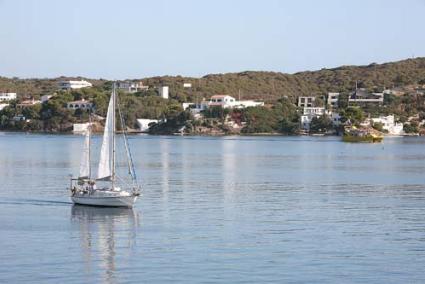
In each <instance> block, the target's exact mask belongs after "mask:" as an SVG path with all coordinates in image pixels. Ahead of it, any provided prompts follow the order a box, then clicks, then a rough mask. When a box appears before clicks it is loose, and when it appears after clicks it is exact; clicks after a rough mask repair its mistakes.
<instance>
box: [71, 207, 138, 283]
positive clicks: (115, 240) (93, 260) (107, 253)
mask: <svg viewBox="0 0 425 284" xmlns="http://www.w3.org/2000/svg"><path fill="white" fill-rule="evenodd" d="M71 221H72V223H73V224H74V225H77V226H78V228H79V229H78V231H79V238H80V246H81V249H82V256H83V258H84V262H85V267H86V273H87V274H88V276H90V275H91V276H95V275H98V273H101V275H100V277H101V278H102V280H103V281H102V282H104V283H115V282H117V279H116V277H115V270H116V266H115V255H116V254H117V251H116V250H117V248H119V250H120V251H119V254H120V258H121V257H124V258H125V257H126V256H127V257H129V258H130V257H131V254H132V252H133V248H134V247H135V245H136V232H137V227H138V226H139V224H138V223H139V222H138V215H137V213H135V212H134V210H133V209H130V208H107V207H91V206H83V205H74V206H72V209H71ZM95 277H96V276H95Z"/></svg>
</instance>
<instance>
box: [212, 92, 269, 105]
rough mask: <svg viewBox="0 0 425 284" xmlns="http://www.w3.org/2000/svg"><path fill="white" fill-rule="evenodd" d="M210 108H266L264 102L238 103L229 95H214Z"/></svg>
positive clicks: (246, 101) (249, 101)
mask: <svg viewBox="0 0 425 284" xmlns="http://www.w3.org/2000/svg"><path fill="white" fill-rule="evenodd" d="M208 106H209V107H212V106H221V107H222V108H247V107H256V106H264V102H256V101H252V100H244V101H238V100H236V99H235V98H234V97H232V96H229V95H214V96H212V97H211V98H210V101H209V102H208Z"/></svg>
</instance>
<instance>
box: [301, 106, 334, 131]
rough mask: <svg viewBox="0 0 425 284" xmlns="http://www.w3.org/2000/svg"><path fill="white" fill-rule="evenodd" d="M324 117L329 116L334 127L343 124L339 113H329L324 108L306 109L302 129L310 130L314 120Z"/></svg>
mask: <svg viewBox="0 0 425 284" xmlns="http://www.w3.org/2000/svg"><path fill="white" fill-rule="evenodd" d="M322 115H327V116H328V117H329V119H330V120H331V121H332V125H334V126H338V125H340V123H341V121H340V119H341V117H340V115H339V113H337V112H333V111H327V110H325V108H324V107H305V108H304V111H303V115H301V127H302V128H303V129H304V130H307V131H308V130H310V124H311V121H312V120H313V118H314V117H316V118H319V117H321V116H322Z"/></svg>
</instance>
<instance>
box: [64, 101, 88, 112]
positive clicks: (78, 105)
mask: <svg viewBox="0 0 425 284" xmlns="http://www.w3.org/2000/svg"><path fill="white" fill-rule="evenodd" d="M92 107H93V103H91V102H90V101H86V100H85V99H82V100H80V101H73V102H69V103H67V104H66V108H67V109H87V110H89V109H91V108H92Z"/></svg>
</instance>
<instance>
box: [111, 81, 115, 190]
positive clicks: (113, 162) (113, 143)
mask: <svg viewBox="0 0 425 284" xmlns="http://www.w3.org/2000/svg"><path fill="white" fill-rule="evenodd" d="M111 178H112V179H111V180H112V190H114V185H115V83H114V84H113V88H112V177H111Z"/></svg>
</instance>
